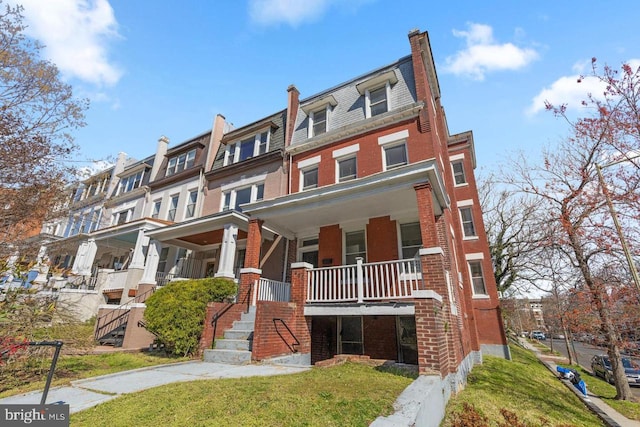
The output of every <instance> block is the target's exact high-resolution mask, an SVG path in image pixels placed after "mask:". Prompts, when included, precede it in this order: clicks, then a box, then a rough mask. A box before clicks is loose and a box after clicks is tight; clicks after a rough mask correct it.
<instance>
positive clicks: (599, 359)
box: [591, 354, 640, 385]
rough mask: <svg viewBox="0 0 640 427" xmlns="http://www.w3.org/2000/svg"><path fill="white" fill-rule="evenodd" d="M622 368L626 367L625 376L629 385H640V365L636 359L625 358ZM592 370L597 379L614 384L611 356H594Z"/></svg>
mask: <svg viewBox="0 0 640 427" xmlns="http://www.w3.org/2000/svg"><path fill="white" fill-rule="evenodd" d="M622 366H624V374H625V376H626V377H627V381H628V382H629V385H640V363H638V361H637V360H635V359H630V358H628V357H623V358H622ZM591 370H592V371H593V375H595V376H596V377H601V378H602V379H604V380H605V381H607V382H608V383H610V384H613V382H614V381H613V369H612V368H611V362H610V361H609V356H607V355H604V354H601V355H596V356H593V359H591Z"/></svg>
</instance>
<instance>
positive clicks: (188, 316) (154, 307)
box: [144, 278, 236, 356]
mask: <svg viewBox="0 0 640 427" xmlns="http://www.w3.org/2000/svg"><path fill="white" fill-rule="evenodd" d="M235 293H236V284H235V283H234V282H233V281H231V280H229V279H221V278H216V279H213V278H207V279H195V280H181V281H176V282H170V283H169V284H168V285H167V286H164V287H162V288H161V289H159V290H158V291H157V292H155V293H154V294H153V295H151V296H150V297H149V299H147V301H146V305H147V308H146V310H145V312H144V318H145V321H146V323H147V328H148V329H149V330H150V331H153V332H154V333H156V334H157V335H158V339H159V340H160V341H161V342H162V343H163V344H164V345H165V349H166V350H167V351H168V352H170V353H173V354H177V355H184V356H187V355H189V354H192V353H194V352H195V351H196V350H197V347H198V342H199V341H200V336H201V335H202V329H203V325H204V318H205V314H206V308H207V303H208V302H211V301H222V300H224V299H225V298H227V297H229V296H231V295H235Z"/></svg>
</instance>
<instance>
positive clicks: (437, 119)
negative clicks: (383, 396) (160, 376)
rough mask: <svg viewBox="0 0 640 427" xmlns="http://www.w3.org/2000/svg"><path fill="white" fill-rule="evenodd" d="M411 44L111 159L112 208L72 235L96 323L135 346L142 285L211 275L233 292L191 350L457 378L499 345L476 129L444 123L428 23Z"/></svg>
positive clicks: (106, 334)
mask: <svg viewBox="0 0 640 427" xmlns="http://www.w3.org/2000/svg"><path fill="white" fill-rule="evenodd" d="M409 42H410V46H411V54H410V55H409V56H407V57H404V58H401V59H400V60H398V61H396V62H394V63H392V64H389V65H387V66H384V67H381V68H379V69H377V70H374V71H372V72H370V73H367V74H365V75H362V76H359V77H356V78H354V79H351V80H349V81H347V82H344V83H341V84H339V85H337V86H334V87H332V88H330V89H327V90H325V91H323V92H321V93H318V94H316V95H313V96H311V97H308V98H304V99H300V97H299V92H298V90H297V89H296V88H295V87H293V86H291V87H289V89H288V98H287V105H286V109H284V110H282V111H279V112H276V113H274V114H272V115H270V116H268V117H265V118H263V119H261V120H258V121H256V122H254V123H251V124H249V125H246V126H243V127H240V128H237V129H233V128H232V127H231V126H230V125H229V124H228V123H227V122H226V121H225V119H224V117H222V116H220V115H218V116H216V118H215V121H214V124H213V128H212V130H211V131H210V132H207V133H204V134H202V135H200V136H198V137H196V138H193V139H191V140H189V141H186V142H184V143H182V144H179V145H177V146H175V147H173V148H168V141H167V140H166V139H165V138H161V139H160V141H159V142H158V146H157V149H156V153H155V155H154V156H151V157H149V158H148V159H145V160H143V161H140V162H137V163H131V164H127V165H126V167H123V168H121V169H118V170H117V171H114V172H113V173H112V180H113V183H112V184H113V185H114V186H115V187H113V188H114V190H113V191H114V192H113V193H109V195H108V196H107V197H106V198H105V199H104V201H102V215H103V218H106V217H109V218H111V220H110V223H109V225H108V226H105V227H101V226H99V227H98V228H97V229H92V228H91V227H90V228H89V229H88V230H87V231H88V233H82V234H81V235H80V234H79V235H78V236H80V237H78V239H79V240H78V241H79V242H80V244H79V246H78V250H77V253H76V257H75V260H74V267H73V269H74V272H75V273H76V274H77V275H79V276H81V277H84V278H86V279H87V280H91V278H92V277H95V278H96V279H94V280H95V281H96V283H98V284H100V286H99V292H97V291H96V290H95V289H94V290H90V289H87V290H84V291H83V290H78V292H97V297H96V298H98V299H100V298H102V301H101V302H102V303H104V302H108V303H109V304H107V305H101V306H100V318H99V320H98V329H97V336H98V338H103V339H104V340H107V341H108V339H111V340H112V342H115V343H117V344H118V345H123V346H125V347H136V346H137V347H143V346H146V345H148V344H149V343H150V342H151V341H152V340H153V338H154V337H153V336H152V335H151V334H150V333H149V332H147V331H145V330H144V323H143V322H138V320H141V319H142V318H143V311H144V299H145V298H146V297H147V296H148V295H149V294H150V293H151V292H153V289H155V288H156V287H157V286H162V285H164V284H166V283H167V281H170V280H176V279H179V278H197V277H211V276H213V277H226V278H230V279H234V280H237V281H238V284H239V291H238V295H237V296H236V302H235V303H234V304H230V305H229V304H222V303H212V304H210V306H209V308H208V313H207V320H206V322H205V330H204V334H203V339H202V342H201V347H202V349H203V350H204V349H205V348H209V347H211V345H212V341H213V340H214V339H215V340H216V344H215V349H213V350H205V351H204V353H205V356H204V357H205V359H206V360H218V361H225V362H231V361H240V362H242V361H248V360H265V359H270V358H273V357H276V356H286V355H295V357H297V358H298V359H301V360H303V361H305V362H307V363H317V362H321V361H323V360H327V359H331V358H333V357H334V356H336V355H338V354H356V355H362V356H369V357H371V358H376V359H389V360H395V361H399V362H403V363H408V364H413V365H417V366H418V367H419V371H420V372H421V373H423V374H435V375H439V376H440V378H442V379H443V380H444V382H443V384H445V383H446V384H450V386H446V387H453V388H455V387H456V384H458V383H459V382H462V381H464V379H465V378H464V377H465V375H466V372H467V371H468V370H469V369H470V367H471V366H472V365H473V364H474V363H476V362H478V361H479V360H481V354H492V355H499V356H501V357H506V358H508V357H509V350H508V347H507V343H506V339H505V334H504V330H503V326H502V321H501V315H500V309H499V301H498V295H497V291H496V285H495V282H494V279H493V274H492V265H491V260H490V255H489V249H488V244H487V238H486V234H485V231H484V224H483V222H482V212H481V209H480V204H479V200H478V193H477V188H476V182H475V178H474V172H473V171H474V169H475V167H476V164H475V151H474V141H473V135H472V133H471V132H464V133H460V134H454V135H450V134H449V130H448V126H447V123H446V118H445V114H444V110H443V108H442V106H441V98H440V97H441V95H440V87H439V84H438V78H437V74H436V70H435V65H434V62H433V58H432V54H431V50H430V45H429V40H428V36H427V33H420V32H418V31H413V32H411V33H410V34H409ZM114 177H115V179H114ZM116 304H124V305H123V306H118V305H116ZM118 319H119V320H118ZM241 319H242V322H236V321H239V320H241ZM234 322H235V323H234ZM214 332H215V337H214V336H213V335H214ZM231 332H235V335H234V333H231ZM232 336H235V338H234V339H230V337H232ZM238 337H240V339H238ZM443 387H444V386H443Z"/></svg>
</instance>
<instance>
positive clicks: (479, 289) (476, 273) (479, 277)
mask: <svg viewBox="0 0 640 427" xmlns="http://www.w3.org/2000/svg"><path fill="white" fill-rule="evenodd" d="M469 272H470V273H471V283H473V294H474V295H487V288H486V286H485V285H484V276H483V274H482V261H469Z"/></svg>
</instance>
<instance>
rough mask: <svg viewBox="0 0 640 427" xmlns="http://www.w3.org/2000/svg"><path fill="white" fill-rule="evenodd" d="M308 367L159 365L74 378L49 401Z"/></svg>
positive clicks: (87, 404) (25, 397)
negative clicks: (81, 378) (75, 379)
mask: <svg viewBox="0 0 640 427" xmlns="http://www.w3.org/2000/svg"><path fill="white" fill-rule="evenodd" d="M308 369H310V368H309V367H304V366H301V367H297V366H283V365H226V364H222V363H210V362H200V361H194V362H182V363H174V364H169V365H158V366H151V367H147V368H141V369H134V370H131V371H123V372H118V373H115V374H109V375H103V376H101V377H94V378H87V379H84V380H77V381H72V382H71V385H70V386H67V387H56V388H52V389H51V390H49V394H48V395H47V402H46V403H47V404H51V403H58V402H61V403H68V404H69V410H70V412H71V413H72V414H73V413H74V412H78V411H82V410H85V409H88V408H91V407H92V406H95V405H98V404H100V403H103V402H107V401H109V400H112V399H115V398H116V397H118V396H120V395H122V394H127V393H133V392H136V391H141V390H145V389H148V388H151V387H157V386H160V385H164V384H170V383H176V382H183V381H195V380H212V379H217V378H243V377H254V376H271V375H284V374H295V373H298V372H303V371H306V370H308ZM41 397H42V391H37V392H30V393H25V394H21V395H16V396H11V397H7V398H4V399H0V405H3V404H24V403H29V404H31V403H33V404H38V403H40V399H41Z"/></svg>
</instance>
